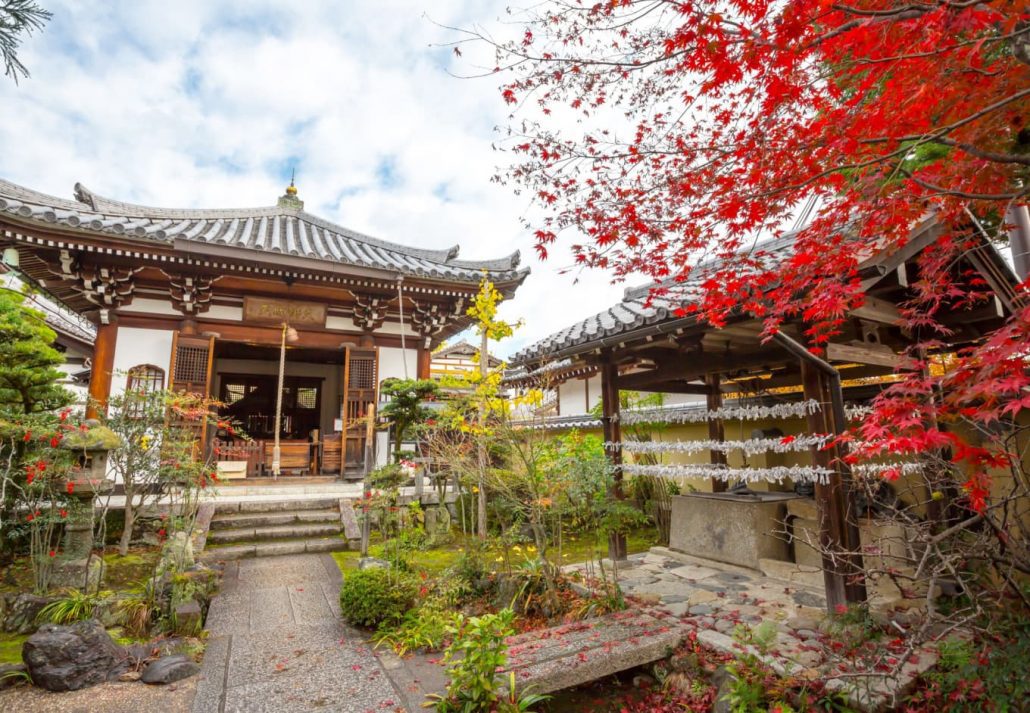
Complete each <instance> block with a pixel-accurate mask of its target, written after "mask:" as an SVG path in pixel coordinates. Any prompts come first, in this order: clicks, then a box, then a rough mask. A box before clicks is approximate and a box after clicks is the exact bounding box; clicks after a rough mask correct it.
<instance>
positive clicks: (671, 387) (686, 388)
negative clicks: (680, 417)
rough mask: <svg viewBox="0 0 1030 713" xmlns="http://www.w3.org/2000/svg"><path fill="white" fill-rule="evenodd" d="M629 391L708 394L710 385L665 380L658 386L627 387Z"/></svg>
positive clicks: (620, 384) (620, 383) (620, 385)
mask: <svg viewBox="0 0 1030 713" xmlns="http://www.w3.org/2000/svg"><path fill="white" fill-rule="evenodd" d="M619 387H620V388H621V387H622V382H621V381H620V382H619ZM626 390H627V391H643V392H644V393H654V394H693V395H696V396H707V395H708V391H709V389H708V387H707V386H705V385H704V384H688V383H685V382H684V383H680V382H676V381H672V382H668V381H667V382H663V383H662V384H659V385H657V386H650V387H643V388H639V389H626Z"/></svg>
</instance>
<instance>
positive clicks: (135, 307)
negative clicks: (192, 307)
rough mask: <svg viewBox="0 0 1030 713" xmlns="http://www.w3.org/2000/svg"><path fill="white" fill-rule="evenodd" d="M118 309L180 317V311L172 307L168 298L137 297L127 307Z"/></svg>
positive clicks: (126, 311) (125, 311) (135, 312)
mask: <svg viewBox="0 0 1030 713" xmlns="http://www.w3.org/2000/svg"><path fill="white" fill-rule="evenodd" d="M118 311H119V312H124V313H127V314H129V313H131V314H166V315H172V316H174V317H180V318H181V317H182V312H180V311H179V310H177V309H175V308H174V307H172V303H171V302H169V301H168V300H154V299H150V298H148V297H137V298H136V299H134V300H133V301H132V304H130V305H129V306H128V307H126V308H125V309H122V310H118Z"/></svg>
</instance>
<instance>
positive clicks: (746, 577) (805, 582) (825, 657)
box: [565, 547, 937, 710]
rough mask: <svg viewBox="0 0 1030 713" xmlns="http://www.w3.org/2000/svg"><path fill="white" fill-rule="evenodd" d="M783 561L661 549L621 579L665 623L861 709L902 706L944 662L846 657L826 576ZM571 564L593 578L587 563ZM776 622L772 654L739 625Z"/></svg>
mask: <svg viewBox="0 0 1030 713" xmlns="http://www.w3.org/2000/svg"><path fill="white" fill-rule="evenodd" d="M779 565H785V563H775V562H769V563H767V565H765V566H767V567H768V569H769V571H770V572H774V573H775V574H776V575H777V576H775V577H771V576H766V575H765V574H762V573H760V572H754V571H751V570H746V569H742V568H737V567H733V566H730V565H723V564H718V563H713V562H707V561H702V560H698V559H696V558H692V557H690V556H688V555H682V554H679V553H674V552H672V551H670V550H667V549H665V548H659V547H655V548H652V549H651V551H650V552H648V553H646V554H639V555H631V556H630V557H629V559H628V561H627V562H626V563H624V564H622V565H620V567H619V584H620V585H621V587H622V590H623V593H624V594H625V595H626V596H627V597H630V598H631V600H632V601H634V602H635V603H636V604H637V605H642V606H648V607H652V609H651V611H652V613H657V616H658V617H659V618H660V619H663V621H664V624H665V626H667V627H670V628H671V629H675V628H676V627H677V626H680V627H687V630H688V631H689V630H693V631H694V632H695V635H696V636H697V639H698V641H699V642H700V643H701V644H703V645H704V646H705V647H707V648H709V649H713V650H715V651H718V652H721V653H724V654H729V655H731V656H738V655H739V654H740V653H741V652H742V651H747V652H749V653H751V654H752V655H754V656H756V657H757V658H759V659H760V660H762V661H763V662H764V663H765V664H766V665H767V666H769V667H770V668H772V669H773V670H774V671H775V672H776V673H778V674H780V675H798V676H802V677H806V678H809V679H813V680H814V679H817V678H818V679H822V680H824V681H826V686H827V688H829V689H830V690H834V691H839V692H841V693H844V694H845V695H847V696H848V698H849V699H850V701H851V703H852V705H854V706H855V707H857V708H859V709H861V710H883V709H886V708H888V707H891V706H894V705H895V704H896V703H897V701H898V696H899V695H900V694H902V693H903V692H904V691H906V690H908V689H909V688H910V687H911V686H912V684H913V683H914V681H915V679H916V678H917V677H918V676H919V675H920V674H922V673H923V672H925V671H926V670H928V669H929V668H931V667H933V666H934V665H935V664H936V662H937V652H936V649H935V648H933V647H929V646H927V647H923V648H920V649H917V650H915V651H907V650H905V648H904V646H903V645H899V646H898V647H896V648H894V649H893V650H891V649H890V648H888V649H881V648H878V647H876V646H873V648H872V649H871V650H870V653H869V654H868V655H867V656H860V655H858V654H856V656H855V657H854V658H848V657H844V658H842V657H841V656H838V655H837V654H838V653H839V652H838V651H836V649H837V648H839V646H840V642H839V638H840V637H839V636H838V635H836V634H833V635H831V634H828V633H827V631H826V629H825V626H824V622H823V619H824V617H825V611H826V599H825V596H824V594H823V592H822V591H821V588H819V587H817V586H813V582H818V581H819V578H820V577H821V573H818V572H804V571H801V570H799V568H797V567H794V566H779ZM565 569H566V571H570V572H575V571H577V570H578V571H580V572H581V573H582V574H584V575H587V576H589V575H590V572H589V571H588V570H587V568H586V567H585V566H584V565H571V566H569V567H566V568H565ZM661 612H664V613H665V614H666V616H667V617H668V618H663V617H662V616H661ZM881 614H882V615H884V616H887V618H888V619H890V620H892V621H894V622H896V625H900V624H897V623H898V622H900V623H903V624H905V625H909V624H911V623H913V621H915V620H917V619H918V617H919V613H918V610H915V609H914V610H911V611H909V610H900V611H893V612H883V613H881ZM770 623H771V624H774V625H775V627H776V628H775V629H774V630H773V632H772V633H774V635H775V636H774V639H773V640H772V641H771V645H770V646H769V648H768V650H767V651H765V652H762V651H759V650H758V649H756V648H755V647H753V646H749V645H743V644H742V643H741V642H740V641H739V640H738V639H737V638H736V637H735V633H736V632H737V631H738V627H740V628H741V629H743V628H749V629H751V630H752V631H754V630H756V629H757V627H758V626H759V625H760V624H770ZM898 641H900V640H898ZM903 655H904V657H902V656H903ZM895 657H897V658H895ZM844 660H846V661H847V663H846V664H844V667H843V668H842V663H841V662H842V661H844ZM884 664H887V666H886V667H885V666H884ZM895 665H896V666H895ZM894 668H896V669H897V670H896V671H895V670H893V669H894Z"/></svg>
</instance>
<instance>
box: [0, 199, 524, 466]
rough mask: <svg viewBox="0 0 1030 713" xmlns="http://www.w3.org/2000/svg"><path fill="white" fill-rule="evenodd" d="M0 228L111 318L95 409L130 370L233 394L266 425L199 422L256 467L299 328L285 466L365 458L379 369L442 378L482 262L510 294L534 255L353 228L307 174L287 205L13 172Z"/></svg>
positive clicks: (58, 281)
mask: <svg viewBox="0 0 1030 713" xmlns="http://www.w3.org/2000/svg"><path fill="white" fill-rule="evenodd" d="M0 244H2V245H0V247H3V248H4V249H8V248H12V247H13V248H14V249H16V250H17V259H16V262H17V265H18V267H17V270H18V272H19V274H20V276H21V277H22V278H23V279H26V280H28V281H29V282H31V283H35V284H36V285H38V286H39V287H41V288H42V289H43V290H45V291H46V292H47V293H48V294H50V295H51V296H53V298H54V299H55V300H56V301H57V302H59V303H61V304H63V305H64V306H65V307H67V308H68V309H70V310H71V311H72V312H74V313H77V314H78V315H82V316H83V317H85V318H86V319H88V320H89V322H90V323H92V324H93V325H95V327H96V341H95V345H94V350H93V356H92V361H91V370H90V378H89V396H90V405H89V408H88V411H90V412H92V413H96V412H97V410H98V409H102V408H104V407H105V404H106V403H107V401H108V399H109V398H110V397H111V395H112V394H116V393H118V392H120V391H122V390H123V389H126V388H132V389H144V390H145V389H157V388H161V387H168V388H171V389H175V390H187V391H190V392H195V393H202V394H206V395H209V396H211V397H214V398H217V399H219V400H221V401H223V402H224V403H225V404H226V411H227V413H228V414H230V415H232V416H234V417H235V418H236V419H237V420H238V421H239V422H240V423H241V424H242V426H243V428H244V429H245V430H246V432H247V433H248V434H249V435H250V436H251V437H252V439H253V441H252V442H250V443H247V444H243V443H241V442H235V441H234V440H233V439H232V438H231V437H230V436H229V435H228V434H225V433H205V434H201V435H200V439H201V441H202V444H203V446H204V448H208V449H209V448H212V447H213V445H214V444H216V443H217V444H218V445H219V446H220V447H221V452H223V453H233V452H235V455H234V456H233V458H234V459H235V460H236V461H238V462H242V461H246V470H245V475H247V476H254V475H260V474H262V473H264V472H265V471H266V470H267V467H268V460H269V451H270V447H269V441H270V439H272V438H273V437H274V433H273V429H274V426H273V424H274V422H275V418H274V411H275V403H276V387H277V383H276V382H277V378H278V375H279V361H280V353H281V348H282V345H283V344H285V345H286V346H285V355H286V356H285V362H286V365H285V370H284V380H283V390H282V395H283V396H282V413H281V421H282V425H281V428H280V438H281V440H282V448H283V453H282V461H283V464H282V465H283V469H284V472H286V473H291V472H294V473H312V472H322V473H326V472H327V473H340V474H347V473H348V472H356V471H360V469H361V466H362V464H363V458H364V453H365V439H366V432H367V431H366V428H365V427H364V425H363V424H362V423H361V419H362V418H363V417H364V416H365V415H366V414H367V413H368V412H369V411H370V410H371V406H372V404H374V403H375V402H376V400H377V398H378V386H379V384H380V383H381V382H382V381H383V380H384V379H386V378H390V377H398V378H429V377H430V369H431V366H430V365H431V360H432V352H433V349H434V348H435V347H436V346H437V345H439V344H440V343H441V342H442V341H443V340H445V339H447V338H449V337H451V336H453V335H455V334H457V333H459V332H461V331H462V330H463V329H465V328H466V327H468V326H469V324H470V319H469V318H468V317H467V315H466V310H467V306H468V304H469V303H470V299H471V298H472V296H473V295H474V294H475V292H476V291H477V289H478V285H479V282H480V280H481V279H482V278H483V277H484V276H486V277H488V278H489V279H490V280H491V281H492V282H493V283H494V284H495V286H496V287H497V289H498V290H500V291H501V293H502V294H503V295H504V296H505V297H506V298H510V297H512V296H513V294H514V292H515V290H516V289H517V288H518V287H519V285H520V284H521V283H522V281H523V280H524V279H525V278H526V275H527V274H528V272H529V270H528V269H526V268H522V269H520V268H519V255H518V253H515V254H512V255H509V256H507V257H503V258H499V259H496V260H481V261H473V260H460V259H459V258H458V247H457V246H454V247H451V248H445V249H439V250H437V249H430V248H424V247H408V246H404V245H400V244H397V243H392V242H388V241H385V240H380V239H378V238H374V237H371V236H368V235H364V234H362V233H358V232H355V231H353V230H349V229H347V228H344V227H342V226H340V225H337V224H335V223H333V222H330V221H327V220H324V219H322V218H319V217H316V216H314V215H311V214H310V213H307V212H305V211H304V202H303V201H302V200H300V198H299V197H298V194H297V189H296V187H295V186H294V185H293V184H292V183H291V184H290V186H289V187H288V188H287V189H286V191H285V193H284V194H283V195H282V196H281V197H280V198H279V199H278V202H277V204H276V205H274V206H268V207H261V208H230V209H178V208H152V207H146V206H141V205H134V204H131V203H124V202H121V201H115V200H111V199H109V198H105V197H103V196H100V195H97V194H96V193H93V192H92V191H90V190H88V189H87V188H85V187H84V186H82V185H80V184H76V186H75V190H74V200H65V199H62V198H56V197H53V196H49V195H45V194H43V193H39V192H36V191H33V190H30V189H27V188H23V187H21V186H18V185H15V184H12V183H9V182H6V181H0ZM8 253H9V251H8ZM234 449H235V451H234ZM383 450H384V451H385V449H383ZM240 475H243V473H240Z"/></svg>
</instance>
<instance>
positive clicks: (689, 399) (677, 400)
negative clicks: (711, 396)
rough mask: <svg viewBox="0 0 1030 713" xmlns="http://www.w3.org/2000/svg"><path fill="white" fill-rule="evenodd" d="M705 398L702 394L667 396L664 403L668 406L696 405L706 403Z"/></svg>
mask: <svg viewBox="0 0 1030 713" xmlns="http://www.w3.org/2000/svg"><path fill="white" fill-rule="evenodd" d="M704 402H705V397H704V396H701V395H700V394H665V400H664V401H663V403H665V404H666V405H671V404H694V403H704Z"/></svg>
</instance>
